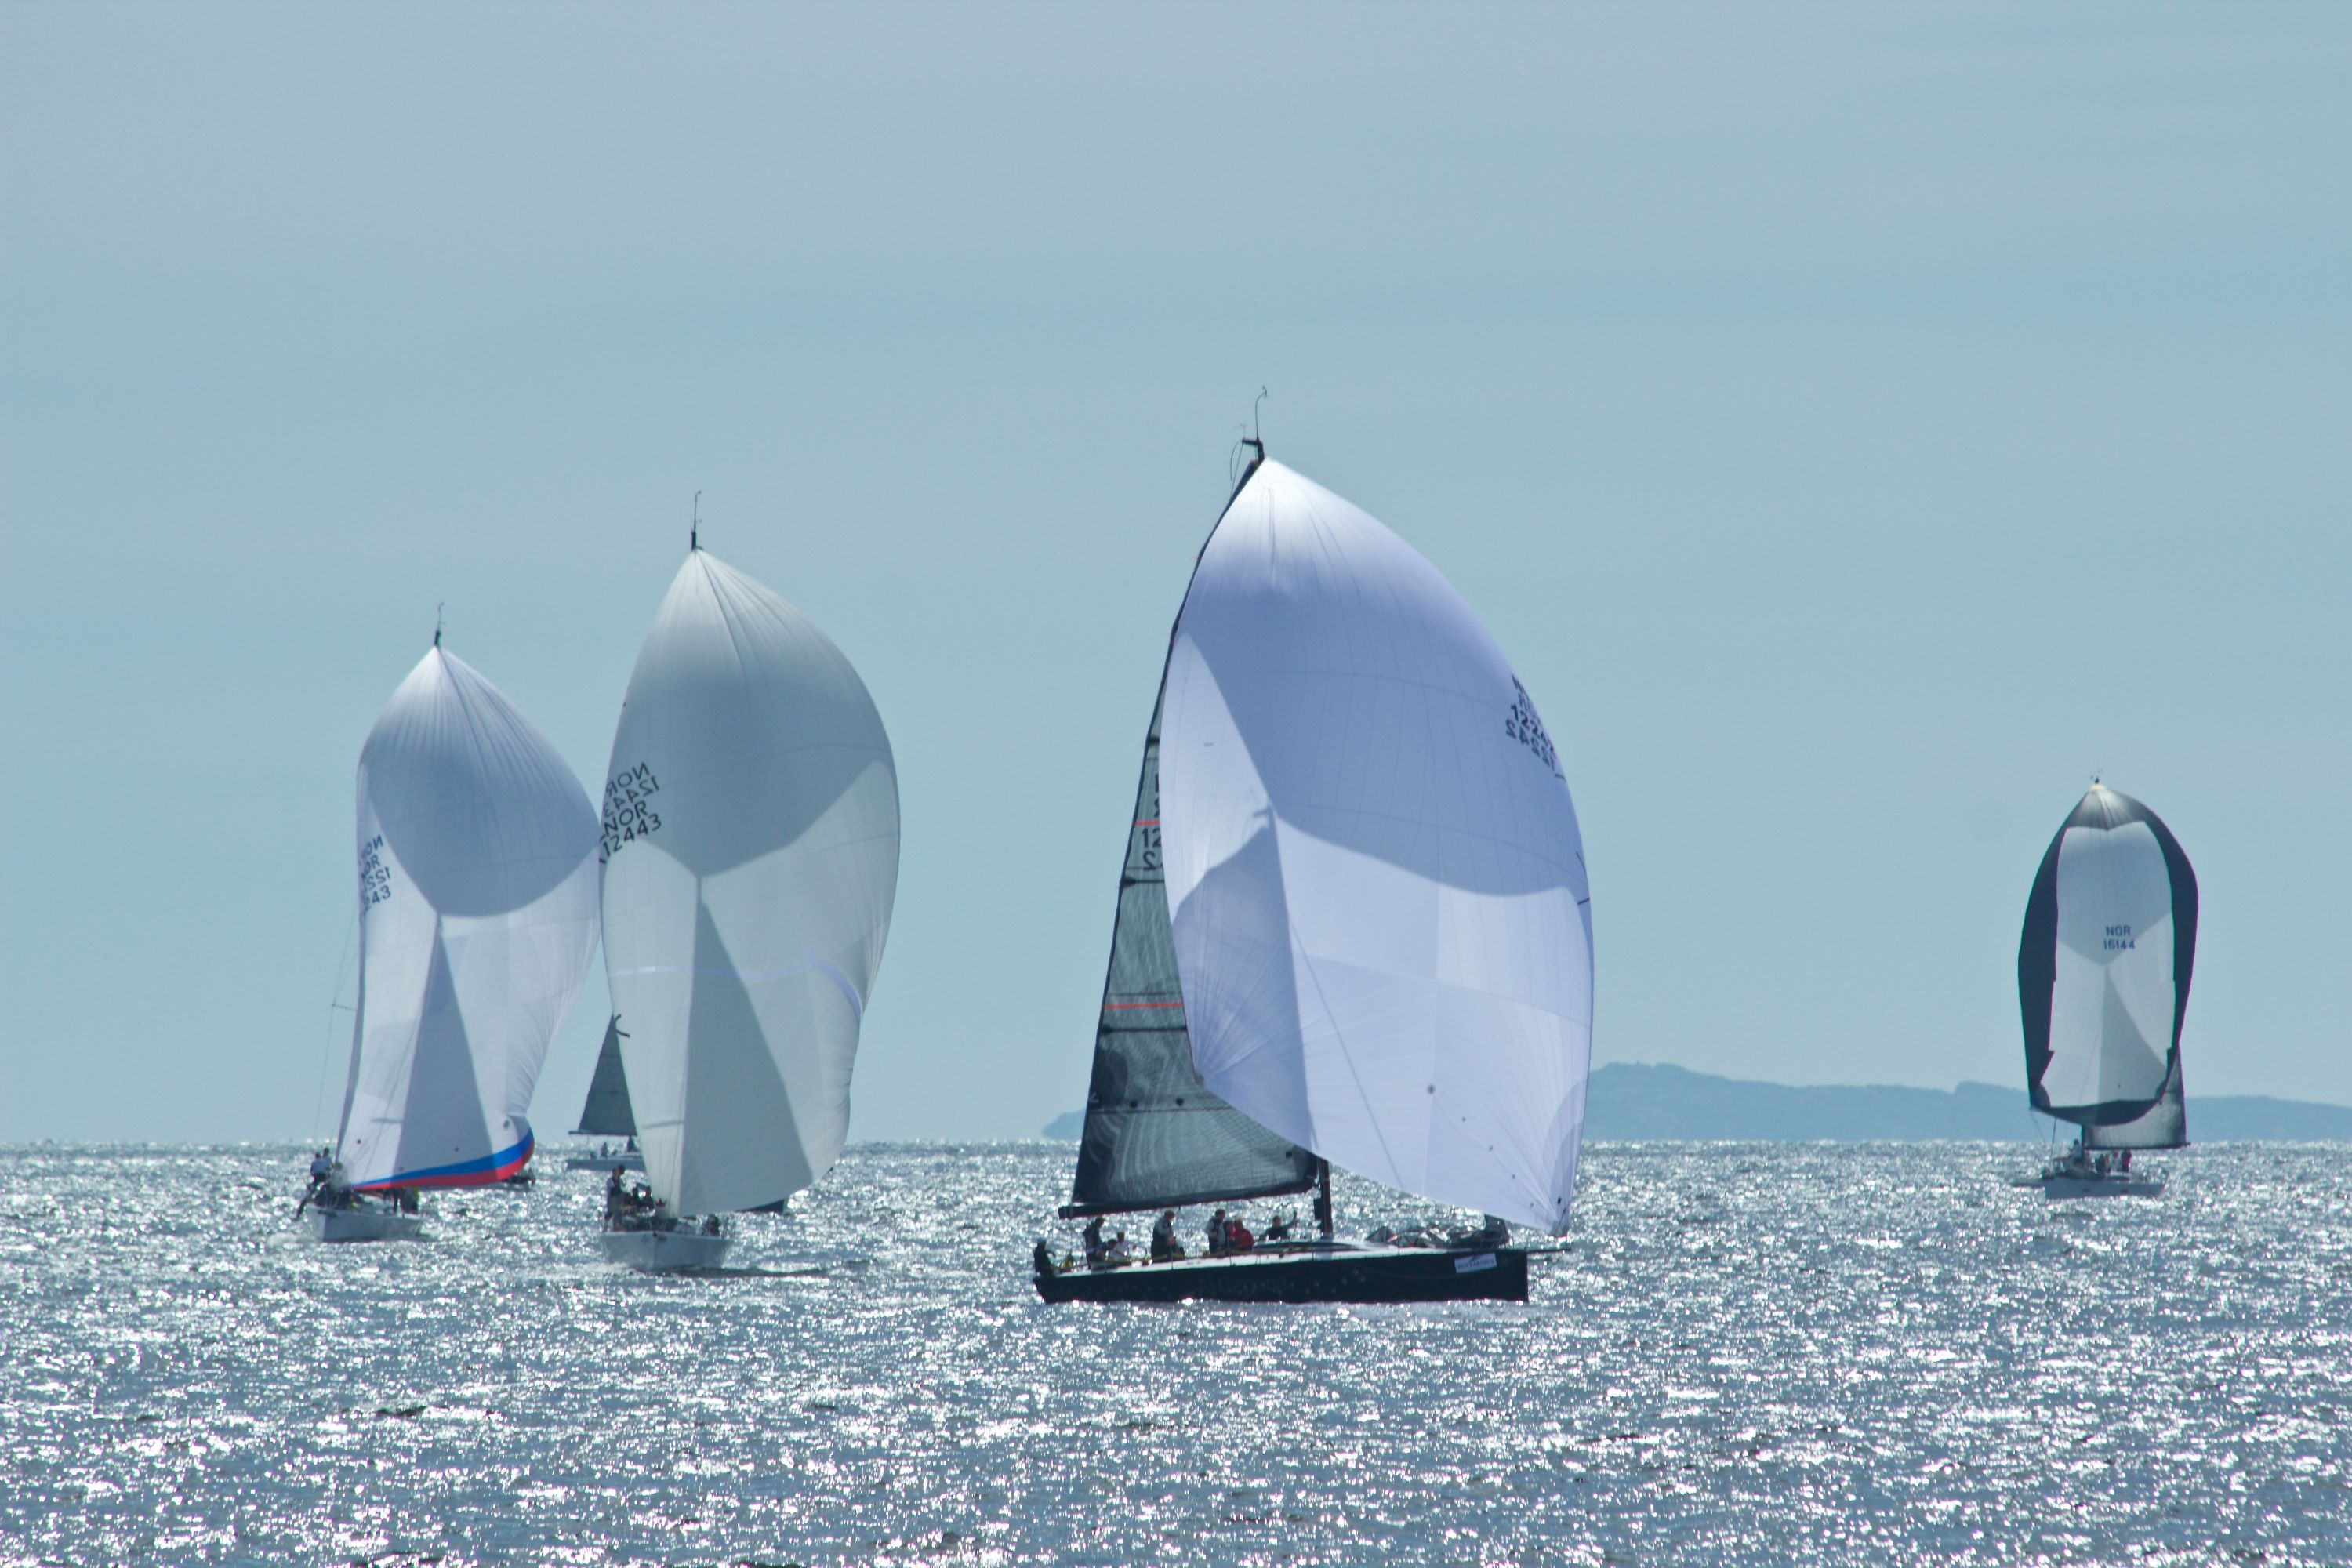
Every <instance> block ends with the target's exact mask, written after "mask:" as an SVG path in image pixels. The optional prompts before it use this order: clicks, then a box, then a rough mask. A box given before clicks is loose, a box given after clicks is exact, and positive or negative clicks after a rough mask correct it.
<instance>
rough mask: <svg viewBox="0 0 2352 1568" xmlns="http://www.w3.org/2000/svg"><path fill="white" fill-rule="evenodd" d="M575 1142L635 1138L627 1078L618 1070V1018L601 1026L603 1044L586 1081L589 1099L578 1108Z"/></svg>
mask: <svg viewBox="0 0 2352 1568" xmlns="http://www.w3.org/2000/svg"><path fill="white" fill-rule="evenodd" d="M636 1135H637V1118H636V1114H635V1112H634V1111H632V1110H630V1109H629V1075H628V1074H627V1073H626V1072H625V1071H624V1070H623V1069H622V1067H621V1016H620V1015H619V1014H618V1013H615V1014H614V1015H613V1016H612V1019H611V1021H610V1022H608V1023H607V1024H606V1025H605V1026H604V1044H603V1045H602V1046H599V1047H597V1048H596V1076H595V1077H593V1078H592V1079H589V1080H588V1099H587V1101H586V1102H585V1103H584V1104H583V1105H582V1106H581V1107H580V1125H579V1126H577V1127H575V1128H573V1129H572V1136H574V1137H576V1138H635V1136H636Z"/></svg>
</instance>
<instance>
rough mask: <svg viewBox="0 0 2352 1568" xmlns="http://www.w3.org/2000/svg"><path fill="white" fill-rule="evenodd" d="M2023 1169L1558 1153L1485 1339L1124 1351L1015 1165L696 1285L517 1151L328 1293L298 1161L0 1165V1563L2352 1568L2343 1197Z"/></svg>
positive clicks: (1415, 1314) (2278, 1155)
mask: <svg viewBox="0 0 2352 1568" xmlns="http://www.w3.org/2000/svg"><path fill="white" fill-rule="evenodd" d="M2038 1154H2039V1151H2037V1150H2034V1149H2032V1148H2028V1147H2025V1146H2021V1145H2018V1146H2007V1147H2003V1146H1994V1145H1971V1144H1945V1145H1909V1146H1894V1147H1861V1146H1833V1145H1802V1146H1785V1145H1784V1146H1759V1145H1727V1144H1713V1145H1703V1144H1600V1145H1597V1146H1593V1147H1591V1148H1589V1149H1588V1150H1587V1151H1586V1154H1585V1164H1584V1173H1583V1182H1582V1186H1581V1189H1580V1192H1579V1194H1578V1196H1577V1201H1576V1208H1575V1214H1574V1218H1573V1223H1572V1225H1571V1226H1570V1234H1569V1237H1568V1244H1569V1249H1568V1250H1567V1251H1566V1252H1565V1253H1564V1254H1561V1255H1559V1256H1554V1257H1549V1258H1541V1259H1538V1261H1537V1264H1536V1268H1535V1278H1534V1286H1533V1292H1532V1300H1529V1301H1528V1304H1527V1305H1525V1306H1512V1305H1500V1304H1492V1303H1483V1304H1481V1303H1465V1304H1460V1305H1447V1306H1434V1307H1420V1308H1362V1307H1324V1308H1299V1307H1263V1306H1261V1307H1227V1306H1210V1305H1196V1306H1183V1307H1159V1308H1154V1307H1132V1306H1117V1307H1087V1306H1063V1307H1047V1306H1044V1305H1042V1304H1040V1303H1039V1302H1038V1301H1037V1300H1036V1299H1035V1296H1034V1293H1033V1292H1032V1291H1031V1289H1030V1288H1029V1284H1028V1279H1027V1270H1028V1257H1029V1250H1030V1243H1031V1241H1032V1239H1033V1238H1034V1237H1035V1236H1037V1235H1038V1234H1041V1233H1046V1234H1050V1235H1052V1236H1053V1237H1055V1238H1056V1243H1057V1245H1067V1244H1068V1241H1069V1239H1070V1238H1071V1237H1072V1234H1073V1231H1072V1227H1070V1226H1064V1225H1059V1224H1057V1223H1055V1222H1054V1221H1053V1220H1052V1217H1051V1216H1052V1211H1053V1208H1054V1206H1055V1204H1056V1203H1057V1202H1058V1201H1059V1200H1060V1198H1061V1197H1062V1195H1063V1194H1064V1192H1065V1190H1066V1184H1067V1180H1068V1176H1069V1169H1070V1162H1071V1156H1072V1149H1071V1146H1069V1145H1067V1144H1045V1143H1025V1144H1002V1145H989V1146H970V1147H948V1146H920V1145H915V1146H909V1145H898V1146H888V1147H866V1148H860V1149H856V1150H853V1151H852V1152H850V1154H849V1155H848V1156H847V1157H846V1158H845V1159H844V1160H843V1162H842V1163H841V1164H840V1165H839V1167H838V1168H836V1169H835V1171H834V1172H833V1173H831V1174H830V1175H829V1176H828V1177H827V1178H826V1179H825V1181H824V1184H823V1187H822V1190H821V1191H819V1192H816V1193H814V1194H803V1196H802V1197H800V1198H798V1199H795V1200H794V1202H793V1205H792V1208H791V1212H790V1213H789V1214H787V1215H782V1216H761V1215H749V1216H744V1217H743V1218H742V1219H740V1221H738V1222H736V1223H737V1225H738V1227H739V1235H740V1241H739V1242H738V1245H737V1247H736V1250H735V1255H734V1258H733V1259H732V1260H731V1261H732V1262H734V1263H735V1264H739V1265H740V1268H739V1269H736V1270H735V1271H731V1272H729V1273H726V1274H723V1275H719V1276H716V1277H705V1278H693V1279H675V1278H650V1277H644V1276H638V1275H634V1274H630V1273H626V1272H624V1271H622V1270H620V1269H618V1268H614V1267H612V1266H610V1265H608V1264H606V1263H605V1262H604V1261H603V1260H602V1258H601V1257H600V1256H599V1254H598V1251H597V1248H596V1245H595V1235H594V1228H595V1221H596V1216H597V1215H598V1212H599V1209H600V1205H601V1188H602V1184H603V1178H602V1176H600V1175H597V1174H593V1173H570V1174H567V1173H564V1172H562V1170H560V1169H557V1168H554V1167H557V1166H559V1165H560V1163H561V1162H560V1160H559V1159H555V1158H551V1157H549V1154H547V1153H543V1154H542V1159H541V1163H542V1166H543V1167H546V1168H545V1169H543V1171H542V1173H541V1179H540V1182H539V1184H538V1186H537V1187H536V1189H534V1190H531V1191H504V1190H493V1191H488V1192H476V1193H460V1194H441V1195H436V1196H433V1197H431V1198H429V1199H428V1200H427V1204H426V1207H427V1211H428V1214H429V1215H430V1219H429V1225H428V1227H427V1239H425V1240H424V1241H422V1242H415V1243H393V1244H382V1245H373V1246H357V1247H325V1246H321V1245H320V1244H318V1243H316V1242H313V1241H312V1240H310V1238H309V1237H308V1236H307V1235H306V1234H305V1233H304V1231H302V1230H301V1229H300V1228H299V1227H298V1226H297V1225H296V1224H295V1222H294V1204H295V1195H296V1193H297V1191H298V1189H299V1182H300V1173H301V1171H302V1167H303V1163H304V1152H303V1151H301V1150H299V1149H295V1148H291V1147H289V1148H282V1149H264V1148H253V1147H243V1148H211V1149H193V1148H189V1149H180V1148H122V1147H79V1148H76V1147H60V1146H40V1147H34V1148H16V1149H11V1150H6V1151H0V1450H5V1452H0V1459H5V1469H0V1560H5V1561H6V1562H9V1563H32V1562H68V1563H427V1562H439V1563H450V1564H457V1563H497V1562H541V1563H1033V1562H1037V1563H1044V1562H1057V1563H1151V1562H1165V1563H1334V1564H1338V1563H1348V1564H1354V1563H1386V1562H1411V1563H1695V1564H1696V1563H1706V1564H1720V1563H1759V1564H1761V1563H1771V1564H1782V1563H1871V1564H1885V1563H2270V1564H2279V1563H2347V1562H2352V1489H2347V1488H2352V1150H2344V1149H2335V1148H2325V1147H2301V1148H2283V1147H2263V1146H2255V1145H2235V1146H2214V1147H2207V1148H2200V1149H2196V1150H2191V1151H2188V1152H2182V1153H2179V1154H2174V1155H2169V1156H2165V1157H2163V1158H2161V1159H2158V1160H2155V1161H2151V1162H2148V1163H2153V1164H2157V1165H2159V1166H2160V1167H2162V1168H2163V1169H2164V1170H2165V1172H2166V1173H2168V1176H2169V1177H2170V1183H2171V1184H2170V1186H2169V1188H2168V1191H2167V1192H2166V1193H2165V1194H2164V1195H2163V1196H2162V1197H2160V1198H2157V1199H2153V1200H2147V1199H2107V1200H2100V1201H2077V1202H2060V1203H2053V1202H2051V1201H2049V1200H2047V1199H2045V1198H2043V1197H2042V1195H2041V1194H2040V1193H2038V1192H2036V1191H2032V1190H2030V1189H2021V1188H2018V1187H2015V1186H2011V1185H2010V1184H2009V1178H2011V1177H2012V1176H2016V1175H2020V1174H2023V1173H2029V1172H2030V1171H2031V1170H2032V1168H2033V1166H2034V1164H2035V1163H2036V1158H2037V1155H2038ZM1340 1198H1341V1210H1342V1215H1343V1216H1344V1217H1345V1218H1346V1219H1347V1220H1348V1221H1349V1228H1350V1229H1353V1230H1355V1231H1357V1232H1359V1233H1360V1231H1361V1230H1363V1229H1365V1228H1368V1227H1369V1226H1370V1225H1372V1224H1374V1223H1377V1222H1378V1221H1380V1220H1381V1219H1388V1218H1394V1217H1398V1216H1400V1215H1404V1214H1406V1213H1409V1212H1411V1210H1410V1208H1409V1205H1406V1204H1405V1203H1404V1202H1403V1201H1402V1200H1399V1199H1397V1198H1395V1197H1394V1196H1393V1195H1392V1194H1383V1193H1381V1191H1379V1190H1377V1189H1374V1188H1371V1187H1370V1186H1367V1185H1363V1184H1354V1183H1344V1184H1343V1185H1342V1187H1341V1192H1340ZM1269 1207H1270V1205H1250V1212H1251V1213H1252V1214H1253V1215H1256V1216H1258V1217H1261V1218H1262V1217H1263V1216H1264V1215H1265V1211H1266V1210H1267V1209H1268V1208H1269ZM1195 1217H1197V1216H1195ZM1144 1223H1146V1221H1145V1220H1144V1219H1139V1220H1138V1222H1137V1224H1136V1226H1135V1227H1134V1228H1135V1229H1136V1230H1137V1232H1138V1234H1139V1233H1140V1230H1141V1228H1142V1226H1143V1225H1144Z"/></svg>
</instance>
